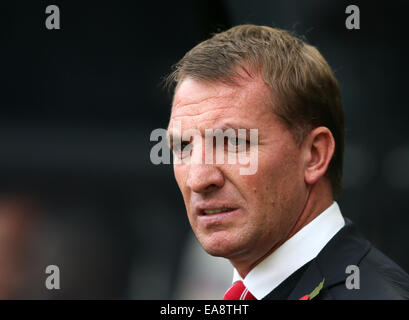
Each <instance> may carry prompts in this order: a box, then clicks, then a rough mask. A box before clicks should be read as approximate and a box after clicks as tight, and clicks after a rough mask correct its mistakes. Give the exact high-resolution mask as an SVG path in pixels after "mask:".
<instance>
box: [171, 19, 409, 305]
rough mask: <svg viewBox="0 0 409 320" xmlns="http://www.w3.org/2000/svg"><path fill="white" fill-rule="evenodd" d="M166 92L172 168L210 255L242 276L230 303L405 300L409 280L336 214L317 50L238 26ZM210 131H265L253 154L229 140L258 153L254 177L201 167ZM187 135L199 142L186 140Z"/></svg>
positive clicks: (327, 75)
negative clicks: (184, 157) (226, 262)
mask: <svg viewBox="0 0 409 320" xmlns="http://www.w3.org/2000/svg"><path fill="white" fill-rule="evenodd" d="M168 81H169V82H172V83H173V82H175V83H176V88H175V93H174V98H173V106H172V112H171V117H170V123H169V127H168V132H169V138H170V140H169V141H170V145H171V148H172V149H173V151H174V152H175V157H176V158H177V157H178V156H181V155H183V154H185V155H186V152H185V151H188V152H187V154H188V156H189V160H187V161H179V162H177V163H175V164H174V173H175V178H176V180H177V183H178V186H179V188H180V190H181V192H182V195H183V199H184V202H185V206H186V209H187V214H188V218H189V222H190V224H191V226H192V228H193V231H194V233H195V235H196V237H197V238H198V240H199V242H200V243H201V245H202V246H203V248H204V249H205V250H206V251H207V252H208V253H209V254H211V255H214V256H221V257H225V258H227V259H229V260H230V262H231V263H232V265H233V266H234V277H233V278H234V279H233V285H232V287H231V288H230V289H229V290H228V291H227V292H226V295H225V299H258V300H260V299H311V298H314V299H405V298H408V297H409V277H408V275H407V274H406V273H405V272H404V271H403V270H402V269H401V268H400V267H399V266H397V265H396V264H395V263H394V262H392V261H391V260H390V259H389V258H387V257H386V256H384V255H383V254H382V253H381V252H380V251H378V250H377V249H375V248H374V247H373V246H372V245H371V244H370V243H369V242H368V241H367V240H366V239H364V238H363V237H362V236H361V235H360V234H359V233H358V232H357V230H356V228H355V227H354V225H353V223H352V222H351V221H350V220H348V219H346V218H345V219H344V217H343V216H342V214H341V211H340V208H339V206H338V204H337V203H336V202H334V196H335V195H337V194H338V193H339V192H340V190H341V180H342V165H343V149H344V115H343V109H342V104H341V97H340V90H339V86H338V83H337V81H336V79H335V77H334V75H333V73H332V71H331V69H330V67H329V66H328V64H327V62H326V61H325V59H324V58H323V57H322V56H321V54H320V53H319V52H318V50H317V49H316V48H314V47H313V46H310V45H308V44H306V43H305V42H303V41H302V40H300V39H298V38H296V37H294V36H292V35H291V34H290V33H288V32H286V31H284V30H279V29H273V28H270V27H265V26H254V25H241V26H237V27H234V28H232V29H230V30H227V31H225V32H222V33H219V34H216V35H214V36H213V37H212V38H210V39H208V40H206V41H204V42H202V43H200V44H199V45H197V46H196V47H194V48H193V49H191V50H190V51H189V52H188V53H187V54H186V55H185V56H184V57H183V58H182V59H181V61H179V63H178V64H177V65H176V67H175V70H174V72H173V73H172V74H171V75H170V76H169V78H168ZM176 128H179V129H180V131H181V133H182V134H181V136H179V137H175V135H177V134H178V133H177V130H176ZM209 129H212V130H217V129H221V130H227V129H233V130H234V131H235V132H238V130H239V129H246V131H247V132H249V131H250V130H251V129H257V133H258V136H257V141H256V144H257V148H256V150H253V149H252V148H251V146H252V145H253V144H254V141H249V140H250V139H248V138H247V139H241V140H240V139H237V138H236V139H233V140H231V139H230V138H228V139H226V140H227V142H226V143H227V144H233V145H234V146H236V147H237V146H239V145H240V146H245V150H244V152H245V153H246V154H249V153H250V154H252V153H253V155H254V153H255V152H256V153H257V154H256V158H257V171H256V172H255V173H254V174H247V175H246V174H241V173H240V168H243V167H246V166H248V165H249V164H248V163H247V164H242V163H240V162H239V163H233V164H232V163H230V162H228V163H226V161H225V162H222V163H220V162H217V161H213V162H208V161H204V158H205V157H206V155H205V150H208V149H206V148H203V147H202V146H203V139H202V138H203V137H204V136H205V132H206V130H209ZM188 130H190V131H192V130H194V132H197V133H198V134H189V135H187V138H186V136H185V135H184V134H183V133H184V132H186V131H188ZM247 137H248V135H247ZM178 140H181V143H179V144H175V143H173V142H174V141H178ZM205 143H208V141H205ZM188 146H189V148H188ZM236 151H237V150H236ZM218 152H220V150H218V151H217V150H216V153H218ZM222 152H225V153H226V157H227V153H230V152H231V150H230V149H228V150H227V151H226V150H223V151H222ZM241 152H243V149H242V151H241ZM237 153H239V151H237Z"/></svg>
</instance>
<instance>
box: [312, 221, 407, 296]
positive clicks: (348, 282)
mask: <svg viewBox="0 0 409 320" xmlns="http://www.w3.org/2000/svg"><path fill="white" fill-rule="evenodd" d="M346 222H347V223H346V226H345V227H344V228H343V230H341V231H340V233H339V235H338V236H337V237H335V239H334V241H333V242H332V243H331V244H330V245H329V248H328V250H327V251H325V252H323V255H322V256H321V257H317V258H318V264H319V265H320V268H322V269H323V270H324V273H326V274H327V275H328V277H329V278H331V276H332V274H333V272H335V273H337V272H338V274H340V272H341V271H344V276H343V277H340V279H339V281H334V283H333V284H332V285H329V286H328V287H327V290H326V294H324V292H323V295H322V298H324V299H325V298H327V299H353V300H359V299H363V300H369V299H374V300H379V299H382V300H389V299H393V300H397V299H409V275H408V274H407V273H406V272H405V271H404V270H403V269H402V268H401V267H400V266H399V265H398V264H396V263H395V262H394V261H393V260H392V259H390V258H389V257H388V256H387V255H385V254H384V253H383V252H381V251H380V250H378V249H377V248H376V247H374V246H373V245H372V244H371V243H370V242H369V241H368V240H367V239H365V238H364V237H363V236H362V235H361V234H360V233H359V232H358V231H357V229H356V227H355V226H354V224H353V223H352V222H351V221H350V220H348V219H346ZM329 261H331V263H332V261H336V263H338V264H339V265H338V266H336V265H335V264H331V263H330V262H329Z"/></svg>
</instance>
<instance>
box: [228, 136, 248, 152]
mask: <svg viewBox="0 0 409 320" xmlns="http://www.w3.org/2000/svg"><path fill="white" fill-rule="evenodd" d="M227 143H228V144H229V145H230V146H233V147H234V148H235V149H234V150H235V151H238V149H237V148H238V147H239V146H243V145H244V146H246V147H247V146H248V145H249V143H250V142H249V141H247V140H246V139H240V138H237V137H231V138H227Z"/></svg>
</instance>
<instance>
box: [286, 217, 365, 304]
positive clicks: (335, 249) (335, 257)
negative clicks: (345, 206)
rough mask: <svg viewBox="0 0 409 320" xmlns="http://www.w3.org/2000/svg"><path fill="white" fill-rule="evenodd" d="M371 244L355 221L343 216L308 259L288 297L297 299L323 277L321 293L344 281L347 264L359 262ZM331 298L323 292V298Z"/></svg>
mask: <svg viewBox="0 0 409 320" xmlns="http://www.w3.org/2000/svg"><path fill="white" fill-rule="evenodd" d="M370 247H371V244H370V243H369V242H368V241H367V240H366V239H365V238H363V237H362V236H361V235H360V234H359V233H358V231H357V230H356V227H355V226H354V224H353V223H352V222H351V221H350V220H349V219H347V218H345V226H344V227H343V228H342V229H341V230H340V231H339V232H338V233H337V234H336V235H335V236H334V237H333V238H332V239H331V240H330V241H329V242H328V244H327V245H326V246H325V247H324V248H323V249H322V250H321V252H320V253H319V254H318V256H317V257H316V258H315V259H313V260H312V261H311V263H310V265H309V266H308V268H307V270H306V271H305V272H304V274H303V275H302V277H301V279H300V281H298V283H297V285H296V286H295V288H294V290H293V291H292V292H291V294H290V295H289V297H288V299H289V300H299V299H300V298H301V297H303V296H305V295H306V294H310V293H311V291H313V290H314V289H315V288H316V287H317V286H318V285H319V284H320V282H321V281H322V280H323V279H325V281H324V285H323V287H322V289H321V291H320V292H322V293H324V292H325V291H326V289H328V288H330V287H332V286H334V285H336V284H338V283H340V282H345V280H346V278H347V276H348V274H347V273H345V270H346V268H347V266H349V265H359V262H360V261H361V259H362V258H363V257H364V256H365V255H366V253H367V252H368V251H369V249H370ZM319 297H320V295H318V296H317V298H318V299H319ZM330 298H331V297H330V296H329V295H326V299H330Z"/></svg>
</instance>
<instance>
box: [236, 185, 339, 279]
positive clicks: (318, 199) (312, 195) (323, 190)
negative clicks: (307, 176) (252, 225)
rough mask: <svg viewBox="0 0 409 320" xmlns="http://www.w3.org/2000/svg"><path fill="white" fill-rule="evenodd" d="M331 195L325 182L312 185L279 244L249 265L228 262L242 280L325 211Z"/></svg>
mask: <svg viewBox="0 0 409 320" xmlns="http://www.w3.org/2000/svg"><path fill="white" fill-rule="evenodd" d="M333 201H334V200H333V195H332V191H331V187H330V185H329V184H328V183H327V181H325V180H323V179H321V180H320V181H319V182H317V183H316V184H314V185H312V186H311V188H310V189H309V193H308V195H307V197H306V202H305V205H304V208H303V209H302V211H301V213H300V214H299V216H298V218H297V219H296V221H295V223H294V225H293V226H292V228H290V230H289V232H288V233H287V235H286V236H285V237H284V238H283V239H282V240H281V241H279V242H277V243H275V244H274V246H273V247H272V248H270V250H268V251H267V252H266V253H265V254H264V255H262V256H261V257H259V258H258V259H256V260H253V261H252V262H251V263H248V262H247V263H244V264H243V263H237V261H236V263H234V262H233V261H230V262H231V263H232V264H233V266H234V267H235V268H236V270H237V272H238V273H239V274H240V276H241V277H242V278H243V279H244V278H245V277H246V276H247V274H248V273H249V272H250V271H251V270H252V269H253V268H254V267H255V266H257V265H258V264H259V263H260V262H261V261H263V260H264V259H265V258H267V257H268V256H269V255H271V254H272V253H273V252H274V251H275V250H277V249H278V248H279V247H280V246H281V245H282V244H283V243H284V242H286V241H287V240H288V239H290V238H291V237H292V236H293V235H295V234H296V233H297V232H298V231H300V230H301V229H302V228H303V227H304V226H306V225H307V224H309V223H310V222H311V221H312V220H314V219H315V218H316V217H317V216H318V215H320V214H321V213H322V212H323V211H324V210H325V209H327V208H328V207H329V206H330V205H331V204H332V202H333Z"/></svg>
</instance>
